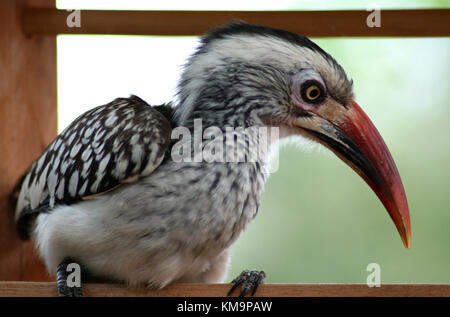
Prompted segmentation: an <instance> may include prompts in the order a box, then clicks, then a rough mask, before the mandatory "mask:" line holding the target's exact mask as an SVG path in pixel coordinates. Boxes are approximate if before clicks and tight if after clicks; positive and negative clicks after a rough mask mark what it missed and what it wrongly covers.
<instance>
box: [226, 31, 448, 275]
mask: <svg viewBox="0 0 450 317" xmlns="http://www.w3.org/2000/svg"><path fill="white" fill-rule="evenodd" d="M315 42H317V43H318V44H319V45H320V46H321V47H322V48H323V49H325V50H326V51H327V52H329V53H330V54H331V55H333V57H334V58H335V59H336V60H337V61H338V62H339V63H340V64H341V65H342V66H343V67H344V69H345V70H346V72H347V74H348V75H349V77H351V78H353V80H354V90H355V94H356V100H357V102H358V103H359V104H360V106H361V107H362V108H363V109H364V110H365V111H366V113H367V114H368V115H369V117H370V118H371V119H372V121H373V122H374V124H375V125H376V126H377V128H378V130H379V131H380V133H381V135H382V136H383V138H384V139H385V142H386V144H387V145H388V147H389V149H390V151H391V153H392V155H393V157H394V160H395V161H396V164H397V167H398V169H399V171H400V175H401V177H402V180H403V183H404V187H405V190H406V194H407V197H408V202H409V207H410V213H411V225H412V246H411V249H410V250H408V249H405V248H404V247H403V244H402V242H401V239H400V237H399V235H398V233H397V230H396V229H395V226H394V224H393V223H392V221H391V219H390V218H389V216H388V214H387V212H386V211H385V210H384V207H383V205H382V204H381V203H380V202H379V200H378V198H377V197H376V196H375V194H374V193H373V192H372V191H371V189H370V188H369V186H367V185H366V183H365V182H364V181H363V180H362V179H361V178H360V177H359V176H358V175H357V174H356V173H354V172H353V170H351V169H350V168H349V167H347V166H346V165H345V164H344V163H343V162H341V161H340V160H339V159H338V158H337V157H335V156H334V155H333V154H332V153H331V152H328V151H327V150H319V151H318V150H317V149H313V150H307V151H304V150H302V149H299V147H295V146H291V145H289V144H288V145H287V146H285V147H282V150H281V153H280V167H279V170H278V171H277V172H276V173H274V174H272V175H271V176H270V178H269V180H268V183H267V186H266V191H265V193H264V197H263V202H262V206H261V208H260V210H259V214H258V216H257V217H256V218H255V220H254V222H252V223H251V224H250V225H249V226H248V228H247V231H246V232H245V233H244V234H243V235H242V236H241V237H240V238H239V240H238V241H237V243H236V244H235V246H234V251H233V260H232V265H231V271H230V274H229V277H228V279H229V280H231V279H232V278H233V277H234V276H235V275H237V274H239V273H240V272H241V270H242V269H245V268H251V269H263V270H265V271H266V273H267V275H268V277H267V281H268V282H272V283H286V282H288V283H289V282H290V283H298V282H302V283H322V282H326V283H333V282H336V283H365V281H366V278H367V275H368V273H367V272H366V267H367V265H368V264H369V263H371V262H375V263H378V264H380V266H381V279H382V283H449V282H450V270H449V269H450V208H449V201H448V198H449V195H450V164H449V162H450V143H449V137H450V125H449V119H450V91H449V89H448V87H449V86H448V85H449V82H450V64H449V54H450V40H449V39H442V38H439V39H428V38H427V39H320V40H316V41H315Z"/></svg>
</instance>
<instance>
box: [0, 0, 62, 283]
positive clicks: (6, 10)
mask: <svg viewBox="0 0 450 317" xmlns="http://www.w3.org/2000/svg"><path fill="white" fill-rule="evenodd" d="M54 2H55V1H54V0H20V1H19V0H17V1H16V0H3V1H0V70H1V71H0V118H1V124H0V135H1V137H0V158H1V159H0V280H9V281H11V280H29V281H49V280H51V279H50V278H49V277H48V274H47V273H46V270H45V268H44V266H43V264H42V262H41V261H40V260H39V259H38V257H37V256H36V254H35V253H34V252H33V245H32V243H31V242H22V241H20V240H19V239H18V237H17V235H16V232H15V229H14V220H13V211H12V210H11V209H12V206H11V205H10V203H9V197H10V194H11V192H12V190H13V188H14V185H15V184H16V183H17V181H18V180H19V179H20V178H21V176H22V175H23V173H24V172H25V170H26V169H27V168H28V167H29V166H30V164H31V162H32V161H33V160H34V159H36V158H37V157H38V156H39V155H40V154H41V152H42V151H43V150H44V148H45V147H46V146H47V145H48V144H49V142H50V141H51V140H52V139H53V138H54V137H55V136H56V132H57V130H56V37H55V36H54V35H53V36H47V37H45V38H44V37H36V38H27V37H26V36H25V35H24V34H23V33H22V29H21V20H20V16H21V12H22V10H23V8H24V7H26V6H27V4H29V3H32V4H33V5H34V6H43V7H44V6H45V7H49V6H52V5H54Z"/></svg>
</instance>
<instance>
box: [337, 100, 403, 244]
mask: <svg viewBox="0 0 450 317" xmlns="http://www.w3.org/2000/svg"><path fill="white" fill-rule="evenodd" d="M347 114H348V115H347V118H346V120H343V121H342V122H341V123H340V124H339V126H338V127H339V128H340V129H341V130H342V131H343V132H344V133H345V134H346V135H347V136H348V137H349V138H350V139H351V140H352V141H353V142H354V143H355V144H356V146H357V147H358V148H359V149H360V150H361V152H362V153H363V154H364V156H365V157H366V158H367V160H368V161H369V162H370V164H371V165H372V168H369V169H367V170H366V171H364V170H361V169H360V168H358V167H357V166H355V167H354V166H352V167H353V169H354V170H355V171H356V172H357V173H358V174H359V175H360V176H361V177H362V178H363V179H364V180H365V181H366V183H367V184H368V185H369V186H370V187H371V188H372V190H373V191H374V192H375V194H376V195H377V196H378V198H379V199H380V200H381V202H382V203H383V205H384V207H385V208H386V210H387V211H388V213H389V215H390V216H391V218H392V221H393V222H394V224H395V226H396V227H397V230H398V232H399V233H400V237H401V238H402V241H403V244H404V245H405V247H406V248H409V247H410V245H411V224H410V218H409V208H408V202H407V200H406V194H405V190H404V188H403V184H402V180H401V178H400V174H399V173H398V170H397V167H396V165H395V163H394V160H393V159H392V156H391V153H390V152H389V150H388V148H387V146H386V144H385V143H384V141H383V138H382V137H381V135H380V133H379V132H378V131H377V129H376V128H375V126H374V125H373V123H372V122H371V121H370V119H369V117H367V115H366V114H365V113H364V111H362V109H361V108H360V107H359V105H358V104H357V103H356V102H354V101H353V102H352V103H351V107H350V109H349V111H348V112H347Z"/></svg>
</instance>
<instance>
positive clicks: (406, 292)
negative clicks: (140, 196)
mask: <svg viewBox="0 0 450 317" xmlns="http://www.w3.org/2000/svg"><path fill="white" fill-rule="evenodd" d="M83 287H84V295H85V296H87V297H115V296H119V297H142V296H146V297H155V296H158V297H160V296H161V297H165V296H170V297H222V296H226V294H227V292H228V290H229V289H230V284H187V283H186V284H174V285H169V286H167V287H166V288H164V289H162V290H155V289H150V288H144V287H141V288H128V287H127V286H125V285H119V284H84V286H83ZM238 294H239V292H238V291H235V292H234V293H233V295H234V296H237V295H238ZM3 296H8V297H13V296H21V297H26V296H38V297H50V296H57V293H56V284H55V283H36V282H0V297H3ZM256 296H258V297H317V296H321V297H322V296H324V297H337V296H344V297H354V296H357V297H366V296H373V297H386V296H389V297H398V296H401V297H418V296H420V297H428V296H433V297H434V296H446V297H450V284H383V285H381V287H373V288H370V287H368V286H367V285H365V284H262V285H260V287H259V288H258V291H257V293H256Z"/></svg>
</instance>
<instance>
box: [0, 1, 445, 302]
mask: <svg viewBox="0 0 450 317" xmlns="http://www.w3.org/2000/svg"><path fill="white" fill-rule="evenodd" d="M31 6H33V7H31ZM0 9H1V10H0V39H1V41H0V67H1V69H2V71H1V72H0V118H2V124H1V125H0V135H1V136H2V137H1V138H0V155H1V161H0V280H2V281H3V282H0V296H55V295H56V285H55V283H53V282H50V283H49V282H45V281H50V280H54V279H52V278H50V277H49V276H48V274H47V273H46V271H45V268H44V266H43V264H42V263H41V261H40V260H39V259H38V258H37V256H36V254H35V253H34V251H33V245H32V244H31V242H26V243H24V242H21V241H19V240H18V238H17V235H16V234H15V232H14V226H13V212H12V210H11V209H12V207H11V205H10V203H9V197H10V194H11V192H12V190H13V188H14V185H15V184H16V183H17V181H18V180H19V179H20V177H21V175H22V174H23V172H24V171H25V169H26V168H27V167H28V166H29V164H30V163H31V162H32V161H33V160H34V159H36V158H37V157H38V156H39V154H40V153H41V152H42V151H43V150H44V148H45V147H46V146H47V145H48V144H49V143H50V141H51V140H52V139H53V138H54V137H55V136H56V133H57V132H56V131H57V130H56V121H57V120H56V112H57V111H56V35H57V34H69V33H72V34H73V33H77V34H141V35H198V34H201V33H203V32H205V31H207V30H208V29H210V28H212V27H213V26H215V25H218V24H222V23H224V22H226V21H230V20H245V21H247V22H252V23H257V24H264V25H268V26H272V27H277V28H282V29H286V30H290V31H292V32H296V33H301V34H304V35H307V36H313V37H314V36H315V37H317V36H367V37H370V36H401V37H410V36H450V10H449V9H438V10H383V11H381V17H382V20H381V24H382V26H381V27H380V28H376V27H375V28H369V27H368V26H367V24H366V19H367V16H368V15H369V14H370V12H367V11H363V10H360V11H303V12H301V11H263V12H246V11H232V12H223V11H93V10H87V11H82V12H81V27H80V28H77V27H75V28H69V27H68V26H67V24H66V19H67V16H68V15H69V14H70V12H68V11H66V10H56V9H54V0H3V1H1V2H0ZM174 21H176V23H174ZM300 21H301V22H302V23H299V22H300ZM318 21H320V22H318ZM8 281H27V282H8ZM30 281H40V283H33V282H30ZM228 289H229V285H227V284H211V285H204V284H203V285H200V284H178V285H171V286H169V287H167V288H165V289H164V290H149V289H143V288H141V289H134V290H131V289H127V288H126V287H125V286H123V285H104V284H87V285H85V293H86V295H88V296H89V295H91V296H223V295H225V294H226V292H227V291H228ZM258 295H259V296H450V285H413V284H411V285H382V287H381V288H368V287H367V286H366V285H359V284H339V285H336V284H319V285H317V284H270V285H262V286H261V287H260V290H259V291H258Z"/></svg>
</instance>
